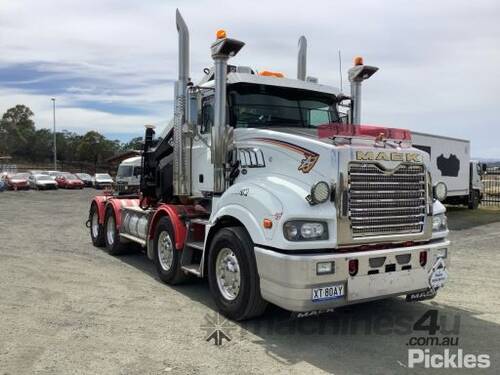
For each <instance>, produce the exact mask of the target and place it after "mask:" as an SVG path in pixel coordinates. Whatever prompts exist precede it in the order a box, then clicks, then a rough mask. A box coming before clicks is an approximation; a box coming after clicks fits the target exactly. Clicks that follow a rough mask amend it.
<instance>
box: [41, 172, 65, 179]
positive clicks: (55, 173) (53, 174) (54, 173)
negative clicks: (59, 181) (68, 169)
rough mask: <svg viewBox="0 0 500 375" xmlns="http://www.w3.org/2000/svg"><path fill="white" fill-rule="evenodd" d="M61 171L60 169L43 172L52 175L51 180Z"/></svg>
mask: <svg viewBox="0 0 500 375" xmlns="http://www.w3.org/2000/svg"><path fill="white" fill-rule="evenodd" d="M61 173H63V172H60V171H45V172H44V173H43V174H48V175H49V176H50V177H52V179H53V180H55V179H56V177H57V176H59V175H60V174H61Z"/></svg>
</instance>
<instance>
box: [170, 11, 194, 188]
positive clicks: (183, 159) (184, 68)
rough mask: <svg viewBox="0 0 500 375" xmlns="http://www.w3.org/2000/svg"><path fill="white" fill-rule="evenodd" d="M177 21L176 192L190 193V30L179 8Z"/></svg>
mask: <svg viewBox="0 0 500 375" xmlns="http://www.w3.org/2000/svg"><path fill="white" fill-rule="evenodd" d="M175 23H176V25H177V32H178V34H179V51H178V53H179V62H178V63H179V67H178V69H179V77H178V80H177V82H176V83H175V87H174V90H175V92H174V97H175V109H174V170H173V172H174V173H173V180H174V194H175V195H189V194H190V193H191V191H190V190H191V187H190V186H191V184H190V176H191V173H190V171H189V170H188V166H189V160H188V159H187V157H188V155H187V152H186V151H187V150H186V148H187V147H188V145H187V143H188V140H187V137H186V135H185V134H184V133H183V129H182V128H183V125H184V123H185V122H186V90H187V84H188V82H189V30H188V27H187V25H186V22H184V19H183V18H182V16H181V13H180V12H179V9H177V10H176V12H175Z"/></svg>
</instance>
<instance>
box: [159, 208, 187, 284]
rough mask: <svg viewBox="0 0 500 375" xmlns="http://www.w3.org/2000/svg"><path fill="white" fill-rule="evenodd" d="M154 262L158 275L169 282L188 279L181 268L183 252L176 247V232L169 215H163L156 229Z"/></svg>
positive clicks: (175, 282) (174, 282)
mask: <svg viewBox="0 0 500 375" xmlns="http://www.w3.org/2000/svg"><path fill="white" fill-rule="evenodd" d="M154 263H155V266H156V271H157V272H158V277H159V278H160V280H161V281H163V282H165V283H167V284H179V283H181V282H183V281H185V280H186V279H187V276H186V275H185V274H184V271H182V269H181V252H180V251H178V250H177V249H176V248H175V234H174V230H173V228H172V223H171V222H170V219H169V218H168V217H162V218H161V219H160V221H159V222H158V225H157V226H156V230H155V240H154Z"/></svg>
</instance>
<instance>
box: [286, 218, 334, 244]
mask: <svg viewBox="0 0 500 375" xmlns="http://www.w3.org/2000/svg"><path fill="white" fill-rule="evenodd" d="M283 235H284V236H285V238H286V239H287V240H288V241H317V240H327V239H328V227H327V225H326V223H325V222H319V221H316V222H309V221H299V220H294V221H288V222H286V223H285V225H284V226H283Z"/></svg>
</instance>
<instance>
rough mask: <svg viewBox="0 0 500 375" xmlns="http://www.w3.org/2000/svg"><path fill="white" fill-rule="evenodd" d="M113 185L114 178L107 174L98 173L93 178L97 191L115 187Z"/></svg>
mask: <svg viewBox="0 0 500 375" xmlns="http://www.w3.org/2000/svg"><path fill="white" fill-rule="evenodd" d="M113 183H114V181H113V178H112V177H111V176H110V175H109V174H107V173H96V174H95V175H94V177H92V184H93V185H94V187H95V188H96V189H103V188H105V187H107V186H113Z"/></svg>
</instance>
